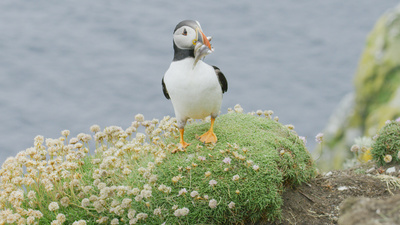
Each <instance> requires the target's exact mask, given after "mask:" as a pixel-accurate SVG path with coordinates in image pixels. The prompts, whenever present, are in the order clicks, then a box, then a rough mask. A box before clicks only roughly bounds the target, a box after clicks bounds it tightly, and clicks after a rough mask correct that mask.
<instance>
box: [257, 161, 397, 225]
mask: <svg viewBox="0 0 400 225" xmlns="http://www.w3.org/2000/svg"><path fill="white" fill-rule="evenodd" d="M386 169H387V168H382V167H380V168H375V167H374V166H373V165H364V166H363V167H357V168H352V169H348V170H341V171H332V172H328V173H327V174H324V175H318V176H317V177H316V178H314V179H312V180H311V181H310V182H307V183H303V184H302V185H301V186H298V187H296V188H287V189H286V190H285V192H284V193H283V200H284V205H283V206H282V219H281V221H280V222H275V223H273V224H275V225H277V224H284V225H289V224H290V225H292V224H307V225H310V224H318V225H320V224H338V223H339V224H366V223H365V222H364V223H363V222H361V223H358V222H356V221H362V220H363V219H364V221H368V220H369V219H368V217H371V218H374V216H375V218H376V217H378V218H382V215H378V214H377V213H381V214H382V210H385V209H387V210H388V211H387V212H388V213H386V214H384V215H385V216H388V214H389V211H393V208H397V207H399V206H398V203H397V206H394V205H393V204H395V203H396V202H397V201H393V200H391V199H394V198H396V199H397V196H396V195H399V196H400V188H399V187H400V186H399V185H400V183H394V182H389V181H390V180H391V179H390V178H393V177H396V178H397V177H399V173H398V172H396V173H392V174H390V175H387V174H386V172H385V171H386ZM396 171H399V167H397V168H396ZM397 182H399V180H397ZM396 185H397V186H396ZM393 196H395V197H393ZM354 197H361V198H354ZM362 198H368V199H362ZM346 199H347V200H346ZM399 199H400V198H399ZM345 200H346V201H345ZM370 200H371V201H372V200H377V201H378V203H377V204H375V203H374V204H371V202H369V201H370ZM344 202H345V203H344ZM366 204H367V205H368V207H367V209H366V210H364V211H365V212H363V213H359V212H358V213H355V214H354V213H353V214H351V213H352V211H354V210H355V211H357V210H358V211H359V210H361V209H360V208H363V207H364V208H365V205H366ZM379 204H380V205H379ZM390 204H392V205H393V207H392V206H391V205H390ZM373 205H375V206H376V207H378V208H374V207H373ZM382 205H386V207H383V208H382ZM379 207H381V208H379ZM341 208H342V209H341ZM399 211H400V209H399ZM349 213H350V214H349ZM346 214H347V215H346ZM395 214H398V213H395ZM349 215H351V216H349ZM346 216H347V217H346ZM339 217H341V218H340V219H339ZM357 217H362V218H361V219H360V218H357ZM346 218H352V219H353V220H352V221H354V222H351V221H350V220H349V219H346ZM399 219H400V218H399ZM370 221H371V220H370ZM386 221H392V222H389V223H379V221H378V222H377V223H368V224H400V221H397V222H393V221H394V220H386ZM257 224H259V225H263V224H271V223H268V222H263V221H260V222H258V223H257Z"/></svg>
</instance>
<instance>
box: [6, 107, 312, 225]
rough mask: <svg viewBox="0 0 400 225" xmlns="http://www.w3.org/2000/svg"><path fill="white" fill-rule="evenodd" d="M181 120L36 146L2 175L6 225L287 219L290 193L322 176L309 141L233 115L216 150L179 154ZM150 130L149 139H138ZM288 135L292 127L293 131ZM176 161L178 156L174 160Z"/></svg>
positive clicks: (226, 118)
mask: <svg viewBox="0 0 400 225" xmlns="http://www.w3.org/2000/svg"><path fill="white" fill-rule="evenodd" d="M175 125H176V123H175V120H174V119H171V118H169V117H165V118H164V119H163V120H161V121H158V120H152V121H144V119H143V118H142V116H140V115H138V116H136V120H135V121H134V122H133V123H132V126H131V127H129V128H128V129H126V130H123V129H122V128H120V127H107V128H105V129H104V131H100V129H99V127H97V126H94V127H92V128H91V129H92V131H94V132H95V135H94V139H95V142H96V149H95V154H93V155H90V154H89V153H88V152H89V145H88V141H89V140H90V139H91V136H90V135H87V134H79V135H78V137H77V138H71V139H70V140H68V135H69V133H68V132H67V131H64V132H63V135H64V136H63V137H60V138H59V139H46V143H45V145H44V139H43V137H41V136H38V137H37V138H35V146H34V147H32V148H29V149H27V150H26V151H24V152H21V153H19V154H18V155H17V156H16V157H15V158H9V159H7V160H6V162H5V163H4V164H3V166H2V169H1V170H0V175H1V187H0V188H1V189H0V192H1V197H0V206H1V212H0V224H4V223H10V224H13V223H14V224H18V223H21V224H25V223H27V224H34V223H36V222H37V223H39V224H144V223H146V224H226V223H230V224H235V223H243V222H244V221H253V222H254V221H256V220H259V219H260V218H261V217H263V218H266V219H269V220H271V221H272V220H275V219H277V218H279V217H280V207H281V205H282V198H281V194H282V191H283V186H284V185H298V184H300V183H301V182H303V181H306V180H307V179H309V178H311V177H312V176H313V175H314V173H315V168H314V165H313V162H312V159H311V157H310V155H309V153H308V151H307V150H306V148H305V147H304V143H303V141H302V140H301V139H300V138H299V137H298V136H297V135H296V134H295V132H294V131H292V130H290V129H289V128H288V127H286V126H283V125H281V124H280V123H277V122H275V121H274V120H271V119H267V118H262V117H256V116H252V115H245V114H241V113H229V114H226V115H222V116H220V117H219V118H218V119H217V120H216V124H215V129H214V131H215V133H216V134H217V136H218V143H217V144H216V145H203V144H202V143H200V142H199V141H197V140H196V139H195V136H196V135H200V134H202V133H203V132H205V131H207V130H208V128H209V123H208V122H202V123H198V122H193V123H191V124H189V125H187V127H186V129H185V140H186V141H187V142H189V143H192V144H191V145H190V146H189V147H188V148H187V149H186V150H185V151H179V150H178V151H177V149H179V146H177V145H176V144H175V143H177V142H178V139H176V137H177V136H178V131H177V129H176V126H175ZM140 126H143V127H144V128H145V133H146V134H144V133H139V132H138V131H137V130H138V129H139V130H140V129H141V128H140ZM289 127H290V126H289ZM173 152H175V153H173Z"/></svg>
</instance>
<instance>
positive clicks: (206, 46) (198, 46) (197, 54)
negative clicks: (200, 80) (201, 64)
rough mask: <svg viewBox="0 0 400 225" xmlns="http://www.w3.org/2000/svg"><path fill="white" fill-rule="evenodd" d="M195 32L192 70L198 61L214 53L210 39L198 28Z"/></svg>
mask: <svg viewBox="0 0 400 225" xmlns="http://www.w3.org/2000/svg"><path fill="white" fill-rule="evenodd" d="M196 30H197V40H195V47H194V63H193V68H194V67H195V66H196V64H197V62H198V61H199V60H200V59H202V58H204V57H205V56H206V55H208V54H211V53H212V52H213V51H214V49H213V48H212V47H211V44H210V41H211V37H206V35H205V34H204V33H203V31H202V30H201V29H200V28H197V29H196Z"/></svg>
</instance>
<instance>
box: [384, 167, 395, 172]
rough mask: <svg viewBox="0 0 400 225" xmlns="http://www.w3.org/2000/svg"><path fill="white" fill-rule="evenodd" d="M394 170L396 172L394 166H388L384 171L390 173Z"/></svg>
mask: <svg viewBox="0 0 400 225" xmlns="http://www.w3.org/2000/svg"><path fill="white" fill-rule="evenodd" d="M394 172H396V167H394V166H393V167H390V168H388V169H387V170H386V173H387V174H391V173H394Z"/></svg>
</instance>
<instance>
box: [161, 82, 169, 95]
mask: <svg viewBox="0 0 400 225" xmlns="http://www.w3.org/2000/svg"><path fill="white" fill-rule="evenodd" d="M161 84H162V91H163V92H164V96H165V97H166V98H167V99H170V97H169V94H168V91H167V87H165V83H164V77H163V78H162V81H161Z"/></svg>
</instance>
